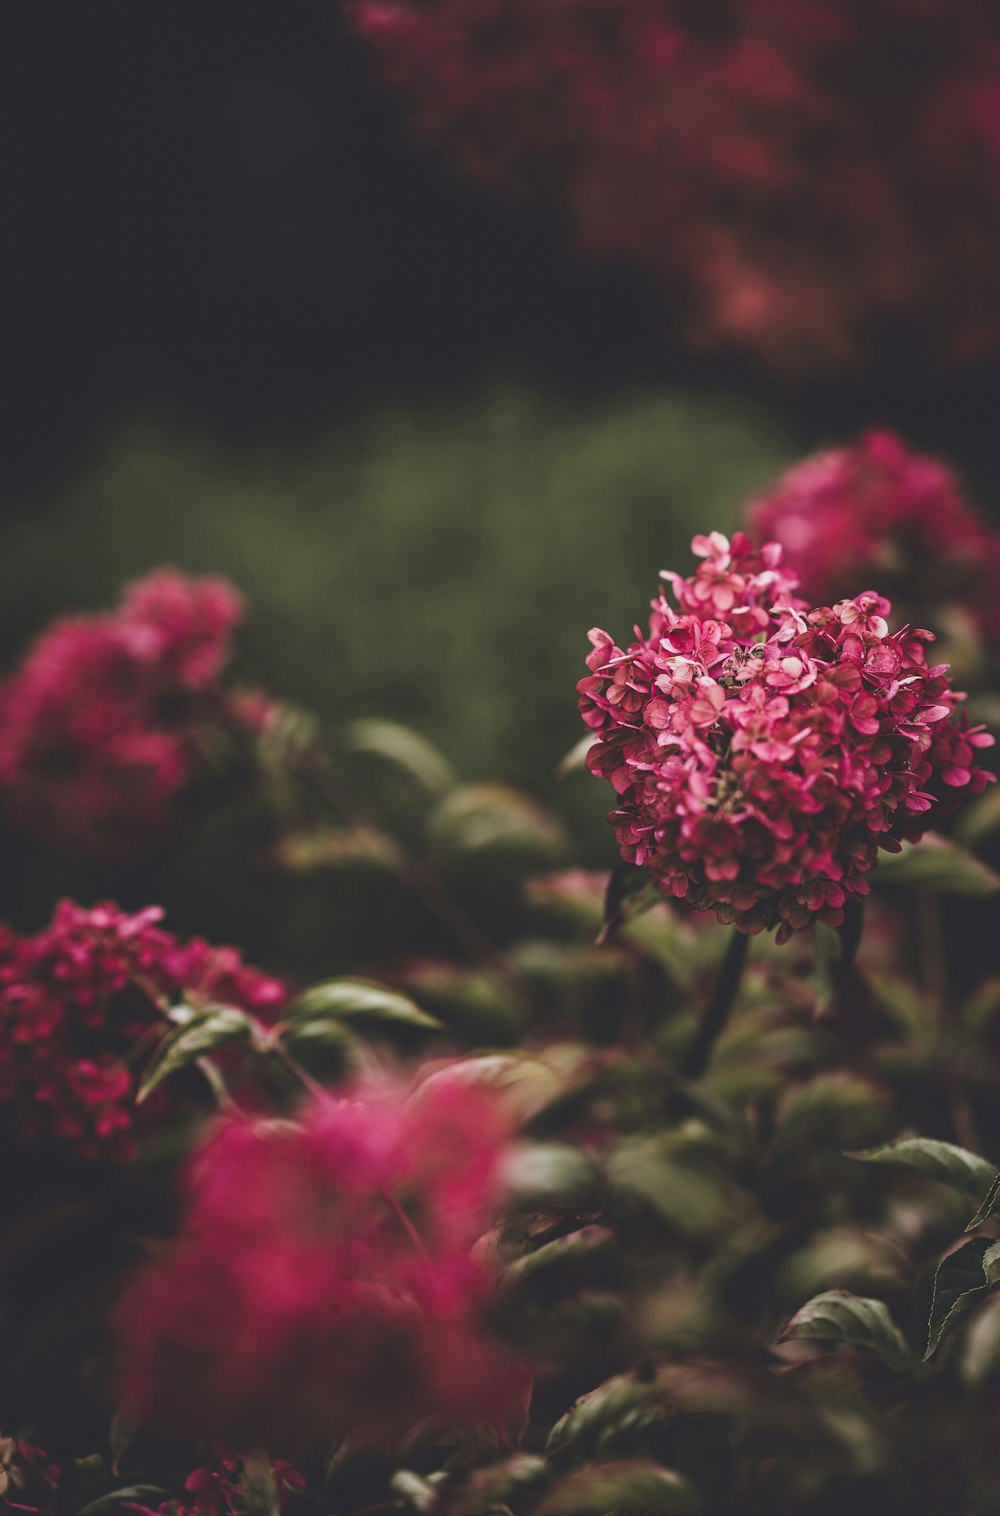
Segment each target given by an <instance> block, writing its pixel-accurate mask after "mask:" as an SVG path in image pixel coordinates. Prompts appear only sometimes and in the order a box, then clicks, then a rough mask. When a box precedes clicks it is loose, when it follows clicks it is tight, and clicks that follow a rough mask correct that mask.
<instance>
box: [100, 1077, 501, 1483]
mask: <svg viewBox="0 0 1000 1516" xmlns="http://www.w3.org/2000/svg"><path fill="white" fill-rule="evenodd" d="M505 1144H506V1122H505V1120H504V1118H503V1117H502V1116H501V1114H500V1111H499V1108H498V1107H497V1105H496V1104H494V1102H493V1101H492V1099H491V1098H490V1097H489V1096H488V1095H487V1094H486V1093H484V1092H483V1091H481V1090H473V1089H470V1088H469V1087H468V1086H466V1085H464V1084H463V1083H462V1082H460V1081H452V1082H449V1081H447V1080H441V1079H440V1078H438V1079H435V1080H432V1081H428V1082H426V1084H425V1085H423V1086H421V1085H420V1084H417V1085H416V1086H415V1087H412V1088H408V1087H404V1086H402V1085H398V1084H390V1083H381V1084H374V1083H366V1084H362V1085H359V1086H358V1087H356V1088H355V1089H354V1090H353V1091H352V1092H351V1093H350V1094H348V1095H347V1096H346V1097H340V1098H333V1097H332V1096H331V1097H319V1098H317V1099H315V1100H314V1101H313V1102H312V1104H311V1105H310V1106H309V1107H308V1108H307V1109H306V1110H305V1111H304V1112H303V1114H302V1117H301V1120H300V1121H299V1122H298V1123H295V1124H293V1123H291V1122H287V1121H282V1122H277V1121H260V1120H258V1121H249V1120H229V1121H227V1122H225V1123H222V1124H220V1125H219V1126H218V1127H217V1129H216V1131H215V1132H214V1135H213V1136H212V1137H211V1138H210V1140H209V1141H208V1143H207V1144H206V1145H205V1147H204V1149H203V1150H202V1152H201V1153H200V1154H199V1155H198V1156H197V1159H196V1161H195V1162H194V1163H193V1165H192V1166H191V1168H190V1170H189V1173H188V1177H187V1186H186V1194H185V1214H184V1222H183V1228H182V1231H181V1234H180V1236H179V1237H178V1238H177V1240H176V1241H174V1242H172V1243H171V1244H169V1245H167V1246H166V1247H165V1248H164V1250H163V1251H162V1252H161V1253H160V1254H159V1255H158V1256H156V1257H154V1258H153V1259H152V1260H151V1262H150V1263H149V1264H148V1265H147V1266H146V1268H145V1269H144V1270H143V1271H142V1272H141V1273H140V1274H139V1275H138V1276H137V1277H136V1278H135V1279H134V1281H133V1282H132V1284H131V1286H130V1287H129V1289H128V1290H127V1292H126V1295H125V1298H124V1301H123V1303H122V1305H121V1308H120V1311H119V1329H120V1336H121V1382H122V1390H123V1395H124V1403H125V1405H126V1406H127V1407H128V1409H129V1412H130V1414H132V1415H135V1416H137V1417H139V1418H140V1419H141V1420H149V1421H152V1422H155V1423H158V1424H160V1425H164V1426H166V1427H168V1428H173V1429H175V1430H181V1431H184V1430H189V1431H190V1430H197V1431H200V1432H202V1433H204V1434H207V1435H209V1436H214V1437H219V1438H221V1439H224V1440H225V1441H226V1442H227V1443H228V1444H231V1445H233V1446H235V1447H249V1446H264V1447H267V1448H268V1449H269V1450H270V1451H280V1452H284V1453H288V1452H291V1451H293V1450H294V1451H299V1450H302V1449H308V1448H314V1449H319V1450H323V1449H328V1448H329V1447H330V1445H331V1444H332V1443H333V1442H335V1441H336V1439H338V1438H340V1437H343V1436H345V1435H349V1436H350V1437H351V1439H352V1440H353V1441H355V1442H357V1443H361V1444H365V1443H382V1442H388V1441H393V1440H395V1439H398V1438H400V1437H401V1436H403V1435H404V1434H405V1433H406V1432H408V1431H410V1430H412V1429H414V1428H415V1427H416V1426H417V1425H418V1424H419V1423H422V1422H424V1421H431V1422H434V1423H436V1424H439V1423H442V1422H443V1423H447V1424H449V1425H451V1424H455V1423H459V1424H468V1423H470V1422H474V1421H480V1420H485V1421H492V1422H494V1423H495V1424H496V1425H498V1426H499V1427H501V1428H504V1427H506V1428H508V1429H509V1426H510V1423H511V1422H512V1420H513V1419H514V1417H515V1416H516V1415H517V1412H518V1408H519V1406H520V1404H521V1402H522V1400H523V1395H524V1388H525V1385H524V1378H523V1374H522V1371H521V1370H520V1368H519V1367H518V1365H516V1364H515V1363H514V1362H513V1361H512V1360H509V1359H508V1358H507V1357H506V1356H505V1355H504V1353H503V1352H502V1350H501V1349H500V1347H499V1346H498V1345H495V1344H493V1343H492V1342H491V1341H490V1340H489V1339H488V1338H487V1337H486V1336H484V1335H483V1333H482V1331H481V1319H482V1316H483V1313H484V1311H485V1309H486V1308H487V1307H488V1305H489V1303H490V1298H491V1293H492V1288H493V1284H492V1279H491V1276H490V1274H489V1273H488V1271H487V1269H486V1267H485V1265H484V1263H483V1262H482V1261H480V1259H479V1258H478V1257H477V1256H476V1255H475V1254H474V1252H473V1248H474V1244H475V1243H476V1241H477V1239H478V1238H479V1237H480V1236H481V1234H482V1233H483V1232H484V1231H485V1230H486V1229H487V1228H488V1227H489V1225H490V1223H491V1220H492V1216H493V1210H494V1207H495V1204H496V1202H497V1199H498V1195H499V1186H500V1170H501V1163H502V1159H503V1157H504V1153H505Z"/></svg>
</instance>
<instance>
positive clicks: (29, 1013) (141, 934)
mask: <svg viewBox="0 0 1000 1516" xmlns="http://www.w3.org/2000/svg"><path fill="white" fill-rule="evenodd" d="M162 915H163V913H162V911H161V910H160V909H159V908H158V907H156V906H151V907H149V908H148V909H147V910H144V911H140V912H138V913H137V914H135V915H126V914H125V913H123V912H122V911H119V910H118V909H117V908H116V907H115V906H113V905H99V906H95V907H93V908H91V909H87V908H84V907H82V906H78V905H74V904H73V903H72V902H70V901H63V902H62V904H61V905H60V906H59V907H58V909H57V910H56V913H55V916H54V918H53V920H52V923H51V925H50V926H49V927H47V928H46V929H45V930H44V931H42V932H39V933H38V934H37V935H36V936H31V937H22V936H19V935H17V934H16V933H13V932H9V931H7V932H4V934H3V936H2V938H0V1107H2V1110H3V1115H4V1120H5V1121H6V1122H8V1123H9V1124H10V1126H11V1128H12V1130H14V1131H15V1132H16V1134H17V1138H18V1140H19V1141H27V1142H29V1143H43V1144H54V1145H56V1146H58V1147H60V1148H62V1149H67V1148H68V1149H70V1150H72V1151H73V1152H74V1153H76V1154H77V1155H78V1156H79V1157H83V1158H97V1157H101V1156H109V1157H122V1156H127V1155H128V1154H129V1153H130V1152H131V1151H132V1149H133V1147H134V1143H135V1135H136V1134H135V1121H136V1111H135V1093H136V1087H137V1081H138V1077H139V1073H140V1072H141V1063H142V1060H141V1056H140V1055H141V1050H142V1047H143V1045H144V1044H146V1045H147V1046H148V1045H149V1044H150V1042H151V1040H155V1034H156V1033H157V1032H158V1031H162V1029H163V1027H164V1013H165V1010H166V1009H167V1008H169V1007H170V1006H171V1005H173V1004H176V1003H178V1002H179V1001H181V1000H183V1001H185V1002H186V1003H187V1004H189V1005H191V1006H193V1007H195V1008H198V1007H200V1006H204V1005H209V1004H211V1005H216V1004H222V1005H229V1006H239V1007H241V1008H242V1009H245V1010H248V1011H253V1012H255V1013H256V1014H258V1015H260V1016H262V1017H264V1018H268V1017H270V1016H271V1015H273V1014H274V1012H275V1010H276V1008H277V1007H278V1006H280V1004H281V1003H282V1002H283V1000H284V999H285V990H284V987H283V985H281V984H280V983H279V982H278V981H277V980H276V979H270V978H268V977H267V976H266V975H264V974H262V973H260V972H259V971H258V970H257V969H253V968H250V967H248V966H247V965H245V964H244V963H243V961H242V959H241V958H240V955H239V954H238V953H237V952H236V951H235V949H233V948H226V947H220V948H216V947H211V946H209V944H208V943H207V942H203V941H201V940H200V939H197V938H195V939H193V940H191V941H186V942H185V941H182V940H180V939H178V938H176V937H173V936H172V935H171V934H170V933H168V932H165V931H163V930H162V929H161V928H160V926H159V925H158V923H159V921H160V919H161V917H162ZM147 1109H148V1107H147Z"/></svg>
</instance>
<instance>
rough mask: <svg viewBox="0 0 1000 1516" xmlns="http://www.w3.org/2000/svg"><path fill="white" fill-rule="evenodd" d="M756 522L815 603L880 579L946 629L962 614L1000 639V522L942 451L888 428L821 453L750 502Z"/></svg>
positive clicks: (915, 612) (916, 614) (923, 618)
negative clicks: (967, 490)
mask: <svg viewBox="0 0 1000 1516" xmlns="http://www.w3.org/2000/svg"><path fill="white" fill-rule="evenodd" d="M747 521H748V524H749V527H750V530H751V531H752V532H753V533H754V534H755V535H756V536H757V537H761V538H766V539H774V540H775V541H778V542H780V543H781V545H782V548H783V549H784V556H785V561H786V563H787V564H788V565H789V567H790V568H791V569H793V570H794V571H795V572H796V573H797V574H798V576H799V581H800V584H801V587H802V590H803V593H805V594H806V595H808V596H809V599H810V600H811V601H813V602H814V603H824V604H825V603H830V602H832V601H835V600H839V599H840V598H841V596H843V595H846V594H848V593H849V592H850V590H851V589H852V588H853V586H854V585H855V584H857V583H858V581H859V580H860V581H861V582H862V583H863V582H865V581H866V580H867V581H869V582H872V581H874V582H876V583H878V584H880V585H882V586H883V587H884V588H885V590H886V591H887V592H888V593H890V594H891V596H892V599H893V601H894V602H895V603H896V604H897V607H898V606H899V605H900V604H902V607H903V608H904V610H905V613H906V616H907V617H908V618H909V617H912V618H913V619H915V620H917V621H918V622H921V623H924V624H927V625H930V626H931V627H934V628H935V629H941V630H945V629H946V628H947V627H948V626H949V625H950V624H952V623H954V621H955V620H956V618H958V617H963V618H965V619H966V620H971V622H972V623H973V627H974V630H975V631H977V632H978V633H979V635H980V636H981V637H983V638H985V639H986V640H987V642H991V643H994V644H1000V596H998V594H997V588H996V587H997V581H998V579H1000V532H997V531H996V530H995V529H994V528H992V527H991V526H990V525H989V524H988V523H987V522H986V521H984V520H983V518H982V517H981V516H980V515H979V514H978V512H977V511H976V510H975V509H974V508H973V506H972V505H971V504H970V503H969V501H968V500H967V499H966V498H965V496H964V495H963V493H962V491H961V488H960V487H959V484H958V481H957V479H956V478H955V476H954V474H953V473H952V472H951V470H950V469H948V468H947V467H946V466H945V465H944V464H943V463H940V462H938V460H937V459H936V458H928V457H925V456H923V455H922V454H920V453H914V452H911V450H910V449H909V448H908V447H907V446H906V444H905V443H904V442H903V441H902V440H901V439H900V438H899V437H896V436H894V435H893V433H892V432H888V431H870V432H865V433H864V434H863V435H862V436H861V437H859V438H858V440H857V441H856V442H854V443H851V444H850V445H849V446H847V447H843V448H838V449H836V450H835V451H832V452H828V453H817V454H816V455H815V456H814V457H811V458H806V459H805V460H804V461H803V462H801V463H798V464H796V465H795V467H794V468H791V469H789V471H788V472H787V473H786V474H785V475H784V477H783V478H782V479H780V480H779V481H778V483H777V484H776V485H775V486H774V487H773V489H771V490H768V491H765V492H764V493H763V494H762V495H760V496H759V497H758V498H757V499H755V500H753V501H751V502H750V505H749V507H748V509H747Z"/></svg>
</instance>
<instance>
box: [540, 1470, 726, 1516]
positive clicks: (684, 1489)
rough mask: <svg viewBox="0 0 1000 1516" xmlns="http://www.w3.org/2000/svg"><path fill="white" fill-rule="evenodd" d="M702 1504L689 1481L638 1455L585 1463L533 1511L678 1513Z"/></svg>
mask: <svg viewBox="0 0 1000 1516" xmlns="http://www.w3.org/2000/svg"><path fill="white" fill-rule="evenodd" d="M700 1509H701V1500H700V1498H699V1496H698V1493H697V1491H696V1490H695V1488H694V1486H693V1485H692V1484H691V1483H690V1482H689V1481H688V1480H687V1479H685V1478H684V1477H683V1475H681V1474H677V1473H675V1471H674V1470H673V1469H665V1468H663V1467H662V1466H661V1465H660V1464H658V1463H653V1462H651V1461H647V1460H646V1459H641V1458H628V1459H621V1460H620V1461H618V1462H612V1463H591V1464H585V1465H584V1466H583V1467H582V1468H579V1469H574V1470H573V1472H572V1473H571V1474H567V1475H566V1476H565V1477H564V1478H563V1479H560V1480H559V1481H558V1482H557V1483H556V1484H554V1485H553V1486H552V1488H551V1489H550V1490H549V1492H548V1494H547V1495H545V1497H544V1498H543V1499H542V1501H541V1502H540V1504H539V1505H537V1506H536V1507H535V1512H534V1516H606V1513H607V1512H609V1511H640V1510H641V1511H650V1512H652V1511H663V1512H666V1513H668V1516H669V1513H673V1512H676V1513H678V1516H682V1513H688V1512H695V1511H698V1510H700Z"/></svg>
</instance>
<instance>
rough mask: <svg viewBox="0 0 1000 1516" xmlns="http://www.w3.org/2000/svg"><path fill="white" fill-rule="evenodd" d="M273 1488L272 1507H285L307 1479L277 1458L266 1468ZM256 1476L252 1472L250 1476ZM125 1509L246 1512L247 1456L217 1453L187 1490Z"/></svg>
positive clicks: (221, 1514) (211, 1514) (143, 1513)
mask: <svg viewBox="0 0 1000 1516" xmlns="http://www.w3.org/2000/svg"><path fill="white" fill-rule="evenodd" d="M265 1472H266V1474H267V1477H268V1478H269V1481H270V1483H271V1485H272V1488H273V1495H274V1500H273V1509H274V1510H275V1511H282V1510H283V1509H284V1506H285V1500H286V1497H287V1496H288V1495H289V1494H290V1493H291V1492H292V1491H294V1490H301V1489H304V1488H305V1480H304V1479H303V1477H302V1475H301V1474H300V1473H299V1472H298V1470H297V1469H294V1468H292V1466H291V1464H290V1463H285V1462H281V1461H279V1462H277V1463H274V1464H271V1465H270V1468H269V1470H267V1471H265ZM252 1477H253V1476H252V1475H251V1478H252ZM122 1509H123V1510H126V1511H132V1512H134V1513H135V1516H245V1513H246V1512H247V1511H248V1509H250V1506H249V1505H248V1502H247V1462H246V1459H245V1458H241V1457H233V1456H231V1455H229V1454H227V1453H222V1452H220V1453H218V1454H217V1455H216V1457H215V1458H214V1459H213V1461H212V1463H211V1464H210V1465H209V1466H208V1467H206V1468H203V1469H195V1470H193V1472H192V1473H190V1474H189V1475H188V1477H187V1479H185V1481H184V1494H183V1496H181V1497H180V1498H179V1499H177V1500H166V1501H163V1502H162V1503H161V1504H160V1505H157V1506H155V1507H154V1506H148V1505H139V1504H136V1503H135V1502H133V1501H128V1502H126V1503H125V1504H124V1506H123V1507H122Z"/></svg>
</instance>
